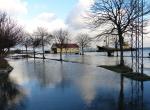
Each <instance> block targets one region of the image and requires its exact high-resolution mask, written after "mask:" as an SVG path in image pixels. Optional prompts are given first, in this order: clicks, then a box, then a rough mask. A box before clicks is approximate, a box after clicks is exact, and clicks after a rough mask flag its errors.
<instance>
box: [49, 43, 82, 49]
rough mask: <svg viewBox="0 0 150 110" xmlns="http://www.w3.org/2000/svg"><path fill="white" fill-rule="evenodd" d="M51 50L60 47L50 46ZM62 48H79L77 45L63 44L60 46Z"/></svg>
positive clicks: (57, 45) (58, 45)
mask: <svg viewBox="0 0 150 110" xmlns="http://www.w3.org/2000/svg"><path fill="white" fill-rule="evenodd" d="M52 47H53V48H54V47H56V48H60V47H61V44H53V46H52ZM62 47H63V48H79V46H78V45H77V44H63V46H62Z"/></svg>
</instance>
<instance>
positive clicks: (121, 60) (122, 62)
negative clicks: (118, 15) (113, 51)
mask: <svg viewBox="0 0 150 110" xmlns="http://www.w3.org/2000/svg"><path fill="white" fill-rule="evenodd" d="M118 36H119V43H120V65H121V66H124V58H123V42H124V39H123V36H122V33H121V31H120V28H119V29H118Z"/></svg>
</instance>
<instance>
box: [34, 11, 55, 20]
mask: <svg viewBox="0 0 150 110" xmlns="http://www.w3.org/2000/svg"><path fill="white" fill-rule="evenodd" d="M37 19H39V20H44V21H47V22H51V21H53V20H55V19H56V16H55V14H54V13H48V12H43V13H41V14H40V15H38V16H37Z"/></svg>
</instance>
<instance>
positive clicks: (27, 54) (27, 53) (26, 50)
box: [25, 46, 28, 56]
mask: <svg viewBox="0 0 150 110" xmlns="http://www.w3.org/2000/svg"><path fill="white" fill-rule="evenodd" d="M25 48H26V55H27V56H28V47H27V46H25Z"/></svg>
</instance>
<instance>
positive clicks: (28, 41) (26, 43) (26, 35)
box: [22, 33, 31, 55]
mask: <svg viewBox="0 0 150 110" xmlns="http://www.w3.org/2000/svg"><path fill="white" fill-rule="evenodd" d="M30 37H31V35H30V34H29V33H24V37H23V40H22V45H23V46H24V47H25V49H26V55H28V47H29V46H31V38H30Z"/></svg>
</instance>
